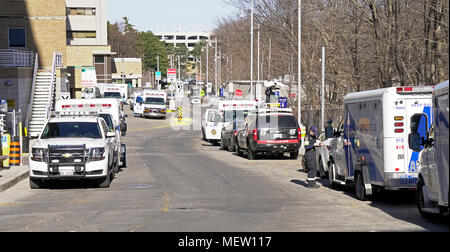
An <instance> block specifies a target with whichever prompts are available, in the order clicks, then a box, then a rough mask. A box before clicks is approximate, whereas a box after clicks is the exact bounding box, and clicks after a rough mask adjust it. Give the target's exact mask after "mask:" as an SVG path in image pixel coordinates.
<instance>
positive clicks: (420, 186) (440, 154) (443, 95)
mask: <svg viewBox="0 0 450 252" xmlns="http://www.w3.org/2000/svg"><path fill="white" fill-rule="evenodd" d="M448 84H449V82H448V81H446V82H443V83H441V84H439V85H437V86H436V87H435V88H434V91H433V116H432V118H429V116H428V115H427V114H426V113H419V114H415V115H413V116H412V117H411V134H409V146H410V148H411V149H413V150H415V151H420V156H419V160H418V162H417V167H419V168H420V169H419V171H420V173H419V182H418V183H417V197H416V203H417V208H418V210H419V212H420V214H421V215H422V216H424V217H432V216H434V215H435V214H436V215H444V214H445V213H448V212H449V209H448V189H449V182H448V181H449V171H448V167H449V162H448V157H449V149H448V147H449V107H448V106H449V105H448V95H449V89H448ZM429 122H432V127H431V129H430V130H429V131H428V130H427V127H426V125H428V124H429Z"/></svg>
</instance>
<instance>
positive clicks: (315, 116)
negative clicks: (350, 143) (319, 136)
mask: <svg viewBox="0 0 450 252" xmlns="http://www.w3.org/2000/svg"><path fill="white" fill-rule="evenodd" d="M342 118H343V109H326V110H325V124H326V123H327V121H328V119H331V120H333V127H334V128H337V127H338V126H339V123H340V122H341V120H342ZM302 124H303V125H304V126H306V127H307V128H309V127H311V126H317V127H318V128H319V130H320V129H322V127H321V125H322V116H321V110H320V109H317V110H303V111H302Z"/></svg>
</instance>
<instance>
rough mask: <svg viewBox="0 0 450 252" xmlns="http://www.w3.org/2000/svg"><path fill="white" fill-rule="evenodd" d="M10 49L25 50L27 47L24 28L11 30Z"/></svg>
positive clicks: (9, 33) (9, 32)
mask: <svg viewBox="0 0 450 252" xmlns="http://www.w3.org/2000/svg"><path fill="white" fill-rule="evenodd" d="M8 35H9V36H8V38H9V47H10V48H24V47H26V43H25V42H26V35H25V29H23V28H10V29H9V31H8Z"/></svg>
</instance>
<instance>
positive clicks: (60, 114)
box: [52, 110, 98, 117]
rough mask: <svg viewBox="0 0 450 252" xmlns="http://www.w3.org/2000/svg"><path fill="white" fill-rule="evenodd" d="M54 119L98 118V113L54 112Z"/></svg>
mask: <svg viewBox="0 0 450 252" xmlns="http://www.w3.org/2000/svg"><path fill="white" fill-rule="evenodd" d="M52 116H53V117H65V116H68V117H77V116H98V112H97V111H80V110H76V111H73V110H71V111H55V112H53V115H52Z"/></svg>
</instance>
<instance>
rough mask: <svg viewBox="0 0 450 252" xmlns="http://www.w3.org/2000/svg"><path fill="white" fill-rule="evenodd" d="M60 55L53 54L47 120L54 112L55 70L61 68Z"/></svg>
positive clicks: (57, 53)
mask: <svg viewBox="0 0 450 252" xmlns="http://www.w3.org/2000/svg"><path fill="white" fill-rule="evenodd" d="M62 61H63V59H62V53H59V52H54V53H53V64H52V75H51V85H50V99H49V100H48V103H47V117H46V118H47V119H49V118H50V116H51V114H52V111H53V110H54V106H55V104H54V101H55V95H56V76H55V73H56V68H57V67H62Z"/></svg>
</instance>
